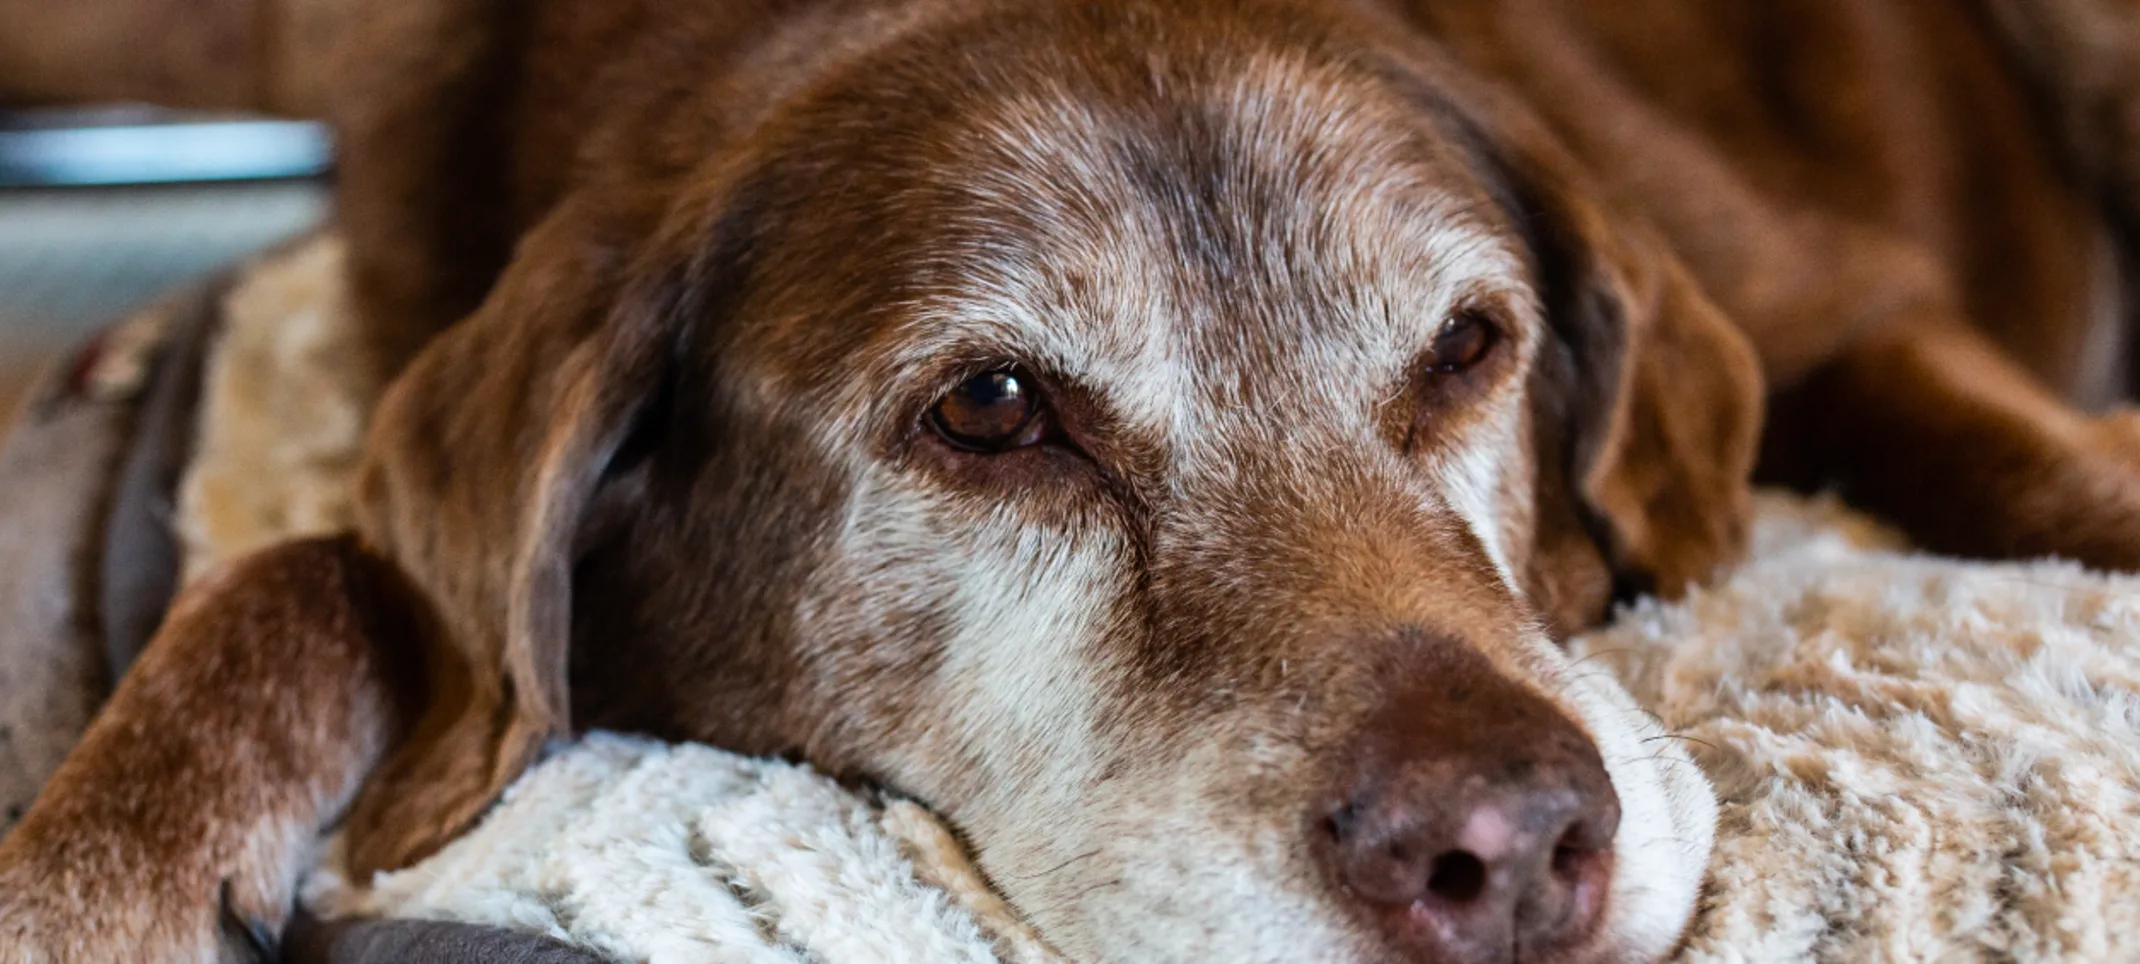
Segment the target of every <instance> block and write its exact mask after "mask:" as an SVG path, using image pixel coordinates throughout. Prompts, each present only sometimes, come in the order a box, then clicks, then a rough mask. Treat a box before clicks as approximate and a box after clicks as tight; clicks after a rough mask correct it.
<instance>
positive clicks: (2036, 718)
mask: <svg viewBox="0 0 2140 964" xmlns="http://www.w3.org/2000/svg"><path fill="white" fill-rule="evenodd" d="M339 258H340V253H339V250H338V248H337V246H336V245H335V243H334V242H333V240H332V239H319V240H315V241H313V242H309V243H306V244H303V245H299V246H296V247H293V248H290V249H287V250H284V251H281V252H277V253H275V254H273V255H271V256H269V257H267V258H265V259H263V260H262V261H260V262H258V263H256V264H254V265H252V266H249V267H248V268H246V269H245V270H244V271H242V272H241V273H239V274H238V275H237V276H235V277H234V278H233V279H230V280H226V281H225V282H222V283H219V284H218V285H215V286H211V287H210V288H209V289H207V290H205V291H203V292H197V293H195V294H193V295H190V296H188V297H186V298H181V299H177V300H174V301H173V302H170V303H168V304H166V305H164V306H161V307H160V308H158V309H156V310H153V311H151V312H148V313H145V314H144V316H143V317H142V318H140V319H136V320H135V321H133V322H130V323H129V324H128V325H126V326H123V327H121V328H119V329H116V330H115V332H114V334H112V335H109V336H107V337H106V339H105V340H104V341H102V342H100V343H98V344H97V345H96V346H93V347H92V348H91V349H89V350H85V352H84V353H83V354H82V355H81V356H80V357H78V358H77V359H75V360H73V361H72V362H70V363H69V364H68V365H65V366H62V368H61V369H60V370H59V371H56V372H55V373H54V375H53V376H51V377H50V378H49V379H48V382H47V387H46V388H45V389H44V390H42V391H41V393H40V395H39V397H38V400H37V401H36V403H35V404H33V405H32V406H30V408H29V410H28V414H26V415H25V417H24V421H23V422H22V423H21V424H20V425H18V427H17V428H16V430H15V432H14V433H13V435H12V436H11V437H10V438H9V439H8V441H7V444H6V447H5V449H4V450H0V544H4V545H7V546H8V547H9V552H8V554H7V555H8V558H7V559H6V561H5V562H4V563H0V606H4V607H5V609H0V715H4V719H0V803H4V804H6V805H8V806H10V807H19V806H20V805H21V804H22V803H24V802H26V801H27V798H28V794H29V793H30V792H34V788H35V787H36V785H37V784H38V783H39V782H41V781H42V780H43V778H44V776H45V775H46V774H47V773H49V770H50V766H51V765H52V764H53V763H55V762H56V759H57V755H58V754H59V753H61V752H63V751H64V748H65V747H66V746H67V745H68V744H70V743H71V742H72V740H73V739H74V737H75V736H76V735H78V734H79V732H80V729H81V726H82V725H83V723H84V722H85V721H86V714H87V712H88V709H89V708H90V707H93V706H94V704H95V701H96V700H97V699H98V698H101V694H102V692H103V688H104V687H105V686H106V685H108V680H109V679H110V678H111V677H112V676H113V675H114V674H115V673H116V672H117V671H119V670H120V669H122V668H123V666H124V665H125V663H126V661H127V660H128V659H129V658H130V656H131V653H132V651H133V650H134V649H136V648H138V646H139V645H140V643H141V642H142V641H143V640H144V639H145V637H146V634H147V632H148V630H149V629H150V628H151V627H152V626H153V623H154V616H155V614H157V613H160V611H161V607H162V606H163V605H164V604H165V603H166V602H167V601H168V597H169V592H170V585H171V583H172V582H173V581H174V579H175V578H176V574H177V573H179V572H180V571H181V570H183V571H185V572H194V571H198V570H199V569H200V568H202V567H204V566H206V565H209V564H212V563H213V562H215V561H217V560H221V559H226V558H230V557H232V556H234V555H236V554H240V553H242V552H245V551H248V550H250V549H252V548H255V547H257V546H259V545H262V544H265V543H267V542H271V541H274V540H276V539H280V538H283V537H286V536H289V535H296V534H300V533H309V532H319V531H331V530H334V529H337V528H341V527H343V526H345V525H346V523H347V519H348V513H347V502H346V488H345V486H346V479H347V476H348V472H349V469H350V467H351V463H352V459H353V457H354V452H355V448H356V445H357V441H358V439H359V437H360V433H361V427H362V424H363V419H364V413H365V412H366V411H367V410H368V408H369V406H370V404H371V402H372V400H373V396H374V394H375V386H372V385H368V384H365V383H363V382H362V381H361V380H359V379H357V378H356V377H355V376H353V375H352V374H351V373H350V372H349V370H348V369H349V368H350V367H351V366H348V365H346V364H345V362H346V360H347V359H348V358H349V357H350V356H349V343H348V338H349V331H348V329H347V328H346V327H345V326H344V325H343V323H342V319H343V314H342V311H341V302H340V294H339V287H338V284H337V279H338V278H339V273H338V268H339ZM1758 511H1759V518H1758V521H1757V527H1756V538H1755V547H1754V553H1753V557H1752V559H1751V560H1750V561H1749V562H1748V564H1747V565H1745V566H1744V567H1743V568H1741V569H1740V570H1739V571H1738V572H1737V573H1736V574H1735V575H1733V576H1732V577H1731V578H1730V579H1728V580H1726V581H1725V582H1723V583H1721V584H1719V585H1717V586H1714V587H1710V588H1708V589H1706V590H1703V591H1700V592H1697V593H1696V594H1694V595H1693V596H1692V597H1691V598H1689V599H1687V600H1685V601H1683V602H1680V603H1676V604H1671V605H1665V604H1661V603H1657V602H1654V601H1652V602H1644V603H1641V604H1639V605H1636V606H1635V607H1633V608H1631V609H1629V610H1627V611H1625V612H1622V613H1621V614H1619V616H1618V618H1617V619H1616V620H1615V622H1614V624H1613V625H1612V626H1610V627H1608V628H1606V629H1603V630H1600V631H1598V632H1595V633H1593V634H1591V635H1589V636H1586V637H1584V638H1582V639H1580V640H1577V641H1576V642H1575V644H1574V646H1575V649H1576V651H1577V653H1578V656H1579V658H1581V659H1582V660H1583V662H1582V663H1581V664H1580V665H1581V666H1582V667H1584V668H1585V669H1587V670H1589V671H1594V672H1598V673H1606V674H1610V675H1612V676H1613V677H1614V678H1616V679H1618V680H1619V681H1620V682H1621V683H1622V684H1623V685H1624V686H1625V687H1626V688H1627V689H1628V690H1629V691H1630V692H1631V693H1632V694H1634V695H1635V697H1636V698H1637V699H1638V701H1639V702H1640V703H1641V704H1642V705H1643V706H1645V707H1647V708H1648V710H1649V711H1650V712H1652V713H1654V714H1655V715H1656V716H1657V717H1659V718H1660V720H1661V722H1662V724H1663V726H1664V727H1665V729H1666V731H1667V732H1668V733H1669V734H1670V736H1668V737H1666V738H1664V739H1666V740H1671V741H1676V742H1678V743H1679V745H1681V746H1684V747H1685V748H1687V749H1688V750H1690V751H1691V755H1692V757H1693V759H1694V760H1696V761H1698V762H1699V765H1700V766H1701V767H1702V769H1703V770H1704V772H1705V773H1706V774H1707V775H1708V777H1709V779H1710V780H1711V782H1712V783H1713V784H1714V786H1715V788H1716V791H1717V795H1718V800H1719V803H1720V807H1721V810H1720V814H1721V815H1720V822H1719V825H1718V829H1717V840H1716V846H1715V851H1714V857H1713V859H1712V862H1711V866H1710V872H1709V877H1708V882H1707V885H1706V887H1705V888H1704V890H1703V893H1702V896H1701V900H1700V905H1699V907H1698V908H1697V914H1696V917H1695V919H1694V921H1693V923H1692V925H1691V927H1690V930H1689V932H1688V936H1687V939H1686V941H1685V944H1684V946H1683V947H1682V949H1681V951H1680V954H1679V958H1680V959H1681V960H1684V961H1705V962H1706V961H1802V960H1833V961H1871V960H1999V961H2005V960H2021V961H2049V960H2067V961H2116V960H2140V579H2136V578H2132V577H2124V576H2106V575H2101V574H2094V573H2089V572H2085V571H2083V570H2081V569H2079V568H2077V567H2074V566H2071V565H2067V564H2063V563H2058V562H2037V563H2025V564H1997V565H1994V564H1974V563H1965V562H1959V561H1954V560H1948V559H1940V558H1933V557H1927V556H1922V555H1915V554H1912V553H1910V552H1909V551H1907V549H1906V547H1904V546H1903V545H1902V544H1901V543H1900V541H1899V540H1898V539H1896V538H1895V537H1894V536H1893V535H1892V534H1890V533H1887V532H1885V531H1884V530H1882V529H1881V528H1880V527H1878V526H1877V525H1875V524H1873V523H1871V522H1868V521H1866V520H1864V519H1862V518H1860V517H1857V516H1854V515H1853V514H1851V513H1849V512H1847V511H1846V510H1844V509H1842V508H1841V507H1839V506H1837V505H1835V504H1833V503H1831V502H1826V501H1805V500H1800V499H1795V498H1791V497H1786V496H1781V495H1765V496H1763V497H1762V498H1761V499H1760V500H1759V510H1758ZM144 520H147V521H146V522H145V521H144ZM149 523H153V524H149ZM181 560H182V561H181ZM1663 745H1664V744H1663V743H1660V744H1659V747H1660V748H1662V746H1663ZM323 855H324V856H323V859H322V861H321V867H320V869H319V870H318V871H317V872H316V873H315V874H314V875H313V876H312V878H311V879H310V881H309V882H308V883H307V885H306V888H305V894H306V901H307V903H308V905H309V906H310V907H311V908H312V909H313V910H314V911H316V912H318V913H320V914H322V915H323V916H327V917H335V916H344V915H369V916H376V917H387V918H402V919H407V920H416V921H447V922H459V923H462V924H475V925H483V928H479V929H474V930H470V931H468V932H466V933H475V934H479V935H490V936H485V937H482V938H481V939H479V940H476V942H475V943H473V944H456V945H453V947H455V948H457V950H449V951H438V952H437V955H438V956H437V959H441V960H444V959H483V955H486V954H487V955H490V959H500V960H503V959H508V958H511V959H516V960H538V959H540V960H556V961H565V960H572V961H582V960H624V961H662V962H666V961H700V960H705V961H748V962H758V961H765V962H776V961H777V962H820V964H846V962H862V961H916V962H935V961H946V962H987V961H1005V962H1012V964H1024V962H1043V961H1051V960H1055V959H1057V958H1056V956H1055V954H1054V952H1053V951H1051V950H1050V949H1049V948H1048V947H1047V945H1046V943H1045V941H1044V939H1043V937H1044V936H1043V935H1039V934H1035V933H1034V932H1033V931H1031V930H1030V929H1029V928H1027V927H1026V926H1024V925H1023V924H1021V923H1020V922H1019V921H1018V920H1017V918H1016V916H1015V913H1014V912H1013V910H1012V909H1011V908H1010V907H1008V906H1007V905H1005V904H1004V903H1003V902H1002V901H1001V900H999V899H997V898H996V897H995V896H993V895H992V894H991V893H990V892H989V891H988V889H987V886H986V884H985V881H984V880H983V879H982V878H981V877H980V875H979V874H978V873H977V872H975V870H974V869H973V867H972V865H971V864H970V863H969V862H968V861H967V859H966V858H965V856H964V855H963V854H962V853H961V852H960V850H959V848H958V846H957V843H956V841H955V839H954V838H953V837H952V836H951V834H950V833H949V832H948V831H947V830H946V829H945V828H944V827H943V826H941V825H940V824H938V823H937V822H936V821H935V820H934V819H933V818H932V817H931V816H930V815H929V814H928V812H927V811H926V810H925V809H923V808H922V807H920V806H918V805H917V804H915V803H914V802H910V801H902V800H897V799H889V798H884V797H881V796H879V795H876V794H873V793H870V792H867V791H859V790H855V789H852V788H846V787H842V786H840V785H838V784H836V783H834V782H832V781H830V780H827V779H825V778H823V777H822V776H819V775H817V774H815V773H813V772H811V771H810V770H809V769H808V768H806V767H800V766H794V765H789V764H785V763H780V762H776V761H766V760H752V759H744V758H740V757H737V756H734V755H732V754H727V753H724V752H721V751H718V750H715V749H711V748H707V747H700V746H670V745H664V744H658V743H654V742H651V741H647V740H643V739H638V738H632V737H626V736H618V735H609V734H590V735H588V736H586V737H584V738H582V739H579V740H577V741H572V742H569V743H561V744H559V745H557V746H555V747H553V748H552V750H551V752H550V754H549V755H548V756H547V758H546V759H545V760H544V761H543V762H542V763H541V764H540V765H538V766H537V767H536V768H535V769H534V770H532V771H531V772H530V773H529V774H527V775H526V776H525V777H524V778H522V780H521V781H520V782H519V783H518V784H517V785H516V786H515V787H514V788H513V789H512V790H511V791H510V792H509V793H508V794H507V796H506V798H505V799H504V801H503V802H501V803H500V805H499V806H498V807H496V808H495V809H494V810H493V811H492V812H491V813H490V814H489V815H488V816H487V817H486V818H485V820H484V821H483V822H482V823H481V824H480V825H479V826H478V827H477V828H476V829H475V830H474V831H473V832H472V833H470V834H469V835H467V836H466V837H464V838H462V839H460V840H458V841H456V842H455V843H453V844H452V845H450V846H449V847H447V848H446V849H445V850H444V851H442V852H441V853H439V854H438V855H436V856H435V857H433V858H432V859H430V860H428V861H426V862H425V863H423V864H420V865H418V866H417V867H414V868H411V869H409V870H406V871H402V872H400V873H395V874H389V875H383V876H381V877H380V878H378V879H376V880H372V881H350V880H348V879H346V877H345V876H343V875H342V874H340V873H339V872H337V870H336V869H335V868H336V860H335V848H334V846H333V845H332V843H331V841H330V842H329V844H328V845H327V846H326V847H325V848H323ZM394 926H397V927H399V926H404V925H394ZM412 926H413V925H412ZM441 926H444V925H441ZM446 933H449V934H459V933H462V932H456V931H447V932H446ZM401 934H402V932H401V931H398V930H391V929H386V928H381V929H375V930H372V931H369V932H365V931H353V930H342V931H333V930H330V931H327V932H325V937H323V938H320V939H317V940H313V939H307V940H301V941H298V942H297V943H298V944H299V945H303V946H305V947H310V948H313V950H311V951H307V952H305V953H309V954H311V955H312V959H317V960H329V959H331V960H335V961H362V962H365V964H369V962H372V961H381V962H383V961H388V960H413V959H416V958H417V957H419V956H420V954H417V953H416V952H415V951H412V950H411V948H412V947H415V946H416V944H417V943H420V942H411V941H407V940H401V936H400V935H401ZM434 936H435V935H434ZM521 938H526V939H527V940H532V941H539V946H538V944H534V943H528V942H526V941H523V940H521ZM484 941H490V943H484ZM516 941H518V942H517V943H516ZM449 943H450V941H449ZM471 948H473V950H471ZM467 954H473V955H475V956H474V957H461V956H456V955H467ZM516 954H517V955H520V956H518V957H513V956H512V955H516ZM544 955H549V956H544Z"/></svg>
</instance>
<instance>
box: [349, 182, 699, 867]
mask: <svg viewBox="0 0 2140 964" xmlns="http://www.w3.org/2000/svg"><path fill="white" fill-rule="evenodd" d="M622 233H623V232H618V231H614V230H612V231H607V232H605V231H603V230H602V229H601V226H600V224H598V223H596V220H595V218H594V217H593V216H591V215H583V214H582V213H580V212H578V211H575V210H573V209H571V208H569V207H568V208H567V209H564V210H561V211H560V212H558V213H557V214H555V215H553V216H552V217H551V218H550V219H549V220H548V221H546V222H545V223H544V224H543V225H541V226H538V227H537V228H536V229H535V230H534V231H533V232H531V233H530V234H529V235H528V236H527V238H526V240H525V241H524V242H523V243H522V245H521V247H520V249H519V251H518V253H517V254H516V256H515V258H514V261H513V263H512V264H511V266H509V267H508V268H507V270H506V272H505V274H504V275H503V277H501V278H500V280H499V282H498V284H497V285H496V287H495V288H494V289H493V290H492V292H491V295H490V297H489V298H488V299H487V300H486V301H485V303H484V304H483V306H482V307H481V308H480V309H478V311H477V312H476V313H475V314H474V315H472V316H470V317H469V318H467V319H465V320H463V321H462V322H461V323H460V324H458V325H457V326H455V327H454V328H453V329H451V330H449V331H448V332H447V333H446V334H444V335H442V336H441V337H440V338H439V339H438V340H437V341H436V342H435V343H434V344H432V345H431V346H430V347H429V348H427V349H426V350H425V351H424V352H423V353H422V354H421V355H420V356H419V357H418V359H417V360H416V361H415V362H414V363H413V364H412V366H411V367H410V369H409V370H408V371H407V372H405V373H404V374H403V375H402V377H400V378H399V379H398V380H397V381H396V382H395V383H394V386H393V388H392V389H391V390H390V391H389V393H388V395H387V397H386V399H385V400H384V402H383V403H382V405H381V407H380V409H379V412H378V415H377V417H376V420H375V422H374V424H373V426H372V433H371V437H370V439H369V444H368V447H367V449H366V464H365V465H364V466H363V468H362V471H361V475H360V483H359V518H360V526H361V528H362V530H363V533H364V535H365V537H366V538H367V539H368V540H370V541H371V542H372V543H373V544H374V545H375V547H376V548H377V549H379V550H380V551H381V552H383V553H384V554H385V555H387V556H388V557H389V558H391V559H393V560H394V561H395V562H397V563H398V564H399V565H400V566H401V567H402V568H403V570H404V571H405V572H406V573H407V574H408V575H409V577H410V578H411V580H412V581H413V582H414V583H415V585H416V586H417V587H418V588H419V589H421V590H422V591H423V593H424V595H425V596H426V597H427V598H428V601H429V603H430V604H431V605H432V606H433V607H434V608H435V610H436V611H435V614H434V615H435V616H436V619H437V623H438V625H439V627H440V629H441V632H440V633H439V634H438V635H439V637H440V642H439V643H437V644H435V645H433V646H432V647H431V652H430V653H429V656H428V657H427V659H426V670H427V675H428V678H429V681H430V693H429V701H430V702H429V707H428V709H427V712H426V715H425V716H424V717H423V718H422V719H421V721H420V722H419V723H418V724H417V726H416V728H415V731H414V732H413V733H412V735H411V736H410V737H409V738H408V739H407V740H405V741H404V742H403V744H402V745H401V746H400V747H399V748H398V749H397V750H396V751H395V752H394V753H393V754H392V755H391V756H390V757H389V758H388V760H387V761H386V763H384V764H383V765H382V766H381V768H380V769H379V770H378V771H376V772H375V773H374V774H373V776H372V779H371V780H370V782H369V783H368V784H367V785H366V787H365V789H364V791H363V793H362V794H361V795H360V796H359V798H358V800H357V802H356V804H355V806H354V807H353V808H352V810H351V814H350V818H349V822H348V829H349V844H350V855H349V856H350V860H351V865H352V868H353V869H355V870H357V871H358V872H360V873H369V872H370V871H373V870H380V869H391V868H395V867H401V866H405V865H407V864H409V863H412V862H414V861H415V860H417V859H420V858H421V857H423V856H425V855H427V854H429V853H430V852H432V851H433V850H435V849H437V848H438V847H439V846H441V845H442V844H444V843H445V842H446V841H447V840H450V839H451V838H452V837H453V836H454V835H455V834H457V833H458V832H460V831H461V830H463V829H465V828H466V826H467V825H468V824H469V822H470V821H472V820H473V819H475V818H476V817H477V816H478V815H479V814H480V813H481V812H482V810H483V809H484V807H485V806H487V805H488V804H489V803H490V802H491V801H492V800H493V799H494V798H495V797H496V796H497V794H498V793H499V792H500V791H501V790H503V789H504V787H505V786H506V785H507V784H508V783H510V782H511V781H512V780H513V778H514V777H516V776H517V775H518V774H519V773H520V772H521V771H522V770H523V769H524V768H525V767H526V766H527V765H528V764H529V763H531V762H532V761H533V759H534V757H535V756H536V754H537V753H538V751H539V750H540V749H541V747H542V745H543V743H544V741H545V740H547V739H548V738H550V737H551V736H554V735H560V734H563V733H566V732H568V731H569V727H570V719H569V713H570V700H569V693H568V692H567V683H566V669H567V666H566V664H567V655H568V649H569V643H570V635H571V622H572V616H571V612H570V609H571V604H572V580H571V576H572V570H573V566H574V561H575V554H576V544H578V543H581V542H582V541H583V539H584V537H585V535H586V534H585V532H584V531H583V530H584V528H585V526H586V525H587V524H588V518H589V515H590V510H591V508H592V507H594V506H595V505H596V504H597V502H598V497H599V495H600V494H601V493H602V492H604V491H605V490H606V489H608V488H610V487H614V486H617V485H620V484H623V483H622V482H620V481H619V477H618V476H619V473H620V471H621V469H620V467H619V466H618V465H617V464H615V463H616V460H617V455H618V453H619V451H620V449H621V448H623V447H624V446H625V444H626V442H627V439H628V438H630V437H631V436H632V434H633V431H634V429H635V427H636V426H638V425H640V424H641V422H642V421H643V420H644V419H647V418H649V417H652V416H650V415H649V409H650V407H651V406H652V405H653V400H654V399H655V398H656V397H657V396H658V394H659V392H660V386H661V385H662V384H663V383H664V380H665V372H666V370H667V367H668V366H669V364H670V359H671V357H672V355H673V343H674V339H673V328H672V325H671V321H670V318H669V316H670V312H669V311H667V310H666V309H665V308H664V307H662V304H663V303H664V299H663V298H661V297H659V296H658V295H657V294H656V293H655V292H653V291H650V290H649V291H642V290H638V289H640V288H653V287H655V284H650V283H646V282H644V281H643V280H635V281H634V282H631V283H627V282H626V281H625V280H623V279H625V278H627V277H630V278H633V279H641V278H642V276H641V275H639V274H636V273H632V272H628V271H626V270H625V268H626V262H627V259H628V258H629V257H630V256H631V255H630V252H631V250H632V246H633V242H631V241H630V240H628V239H623V238H621V237H620V235H621V234H622ZM605 237H608V238H610V239H612V240H608V241H605ZM635 447H636V446H635Z"/></svg>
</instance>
